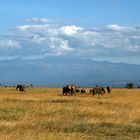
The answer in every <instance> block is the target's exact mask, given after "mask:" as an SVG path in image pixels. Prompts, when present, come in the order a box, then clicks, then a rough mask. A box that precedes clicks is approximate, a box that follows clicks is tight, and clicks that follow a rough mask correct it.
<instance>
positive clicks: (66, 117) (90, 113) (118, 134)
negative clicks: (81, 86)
mask: <svg viewBox="0 0 140 140" xmlns="http://www.w3.org/2000/svg"><path fill="white" fill-rule="evenodd" d="M86 91H87V92H89V89H86ZM0 140H140V89H123V88H122V89H119V88H118V89H112V93H111V94H110V95H109V94H105V95H103V96H92V95H90V94H88V93H86V94H78V95H77V96H62V89H61V88H29V89H27V90H26V92H25V93H19V92H17V91H16V90H15V88H0Z"/></svg>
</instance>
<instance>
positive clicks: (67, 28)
mask: <svg viewBox="0 0 140 140" xmlns="http://www.w3.org/2000/svg"><path fill="white" fill-rule="evenodd" d="M82 30H83V28H81V27H77V26H75V25H71V26H64V27H62V28H60V31H62V32H63V33H64V34H66V35H73V34H76V33H78V32H80V31H82Z"/></svg>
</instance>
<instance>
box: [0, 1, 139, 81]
mask: <svg viewBox="0 0 140 140" xmlns="http://www.w3.org/2000/svg"><path fill="white" fill-rule="evenodd" d="M139 6H140V1H139V0H135V1H132V0H69V1H68V0H67V1H66V0H1V2H0V17H1V22H0V63H2V62H3V61H6V62H8V63H7V65H9V66H11V64H12V63H13V62H15V61H16V60H20V62H19V61H18V62H19V63H21V62H22V63H23V64H24V66H29V64H31V65H32V66H34V65H36V66H37V67H40V68H42V66H43V68H45V69H46V68H47V67H46V63H48V65H49V66H48V67H50V64H51V61H52V60H61V61H63V62H66V61H67V60H69V62H68V63H71V62H70V61H73V62H74V61H75V60H76V62H77V61H79V63H80V62H81V60H86V62H88V61H93V62H94V61H95V60H96V61H108V62H112V63H116V62H117V63H130V64H140V61H139V60H140V18H139V13H140V8H139ZM56 58H57V59H56ZM64 64H65V69H67V68H68V65H66V63H64ZM76 64H78V62H77V63H76ZM19 65H20V64H19ZM51 65H53V64H51ZM54 65H55V64H54ZM60 66H61V64H60ZM84 66H85V65H84V64H83V66H81V64H80V67H84ZM4 67H5V66H4ZM52 67H54V66H52ZM29 71H31V70H29ZM29 71H27V73H28V72H29ZM59 71H60V73H61V72H62V71H61V70H60V69H59ZM3 73H4V72H3ZM29 73H30V72H29ZM44 74H45V73H44ZM58 74H59V73H58ZM17 79H18V78H17Z"/></svg>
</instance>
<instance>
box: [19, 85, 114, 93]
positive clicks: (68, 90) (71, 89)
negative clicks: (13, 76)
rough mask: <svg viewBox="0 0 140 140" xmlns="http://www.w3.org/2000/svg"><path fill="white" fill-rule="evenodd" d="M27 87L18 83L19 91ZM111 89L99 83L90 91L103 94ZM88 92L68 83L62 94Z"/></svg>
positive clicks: (23, 90)
mask: <svg viewBox="0 0 140 140" xmlns="http://www.w3.org/2000/svg"><path fill="white" fill-rule="evenodd" d="M25 88H26V86H25V85H20V84H18V85H17V86H16V90H17V91H19V92H25ZM111 89H112V88H111V87H110V86H107V87H106V88H104V87H99V86H98V85H96V87H94V88H90V89H89V93H90V94H92V95H103V94H105V93H108V94H110V93H111ZM86 92H87V91H86V89H85V88H79V87H78V86H75V85H66V86H64V87H63V88H62V95H76V94H78V93H81V94H84V93H86Z"/></svg>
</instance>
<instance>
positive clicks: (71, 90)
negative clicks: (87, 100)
mask: <svg viewBox="0 0 140 140" xmlns="http://www.w3.org/2000/svg"><path fill="white" fill-rule="evenodd" d="M68 94H69V95H76V86H74V85H66V86H64V87H63V95H68Z"/></svg>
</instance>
